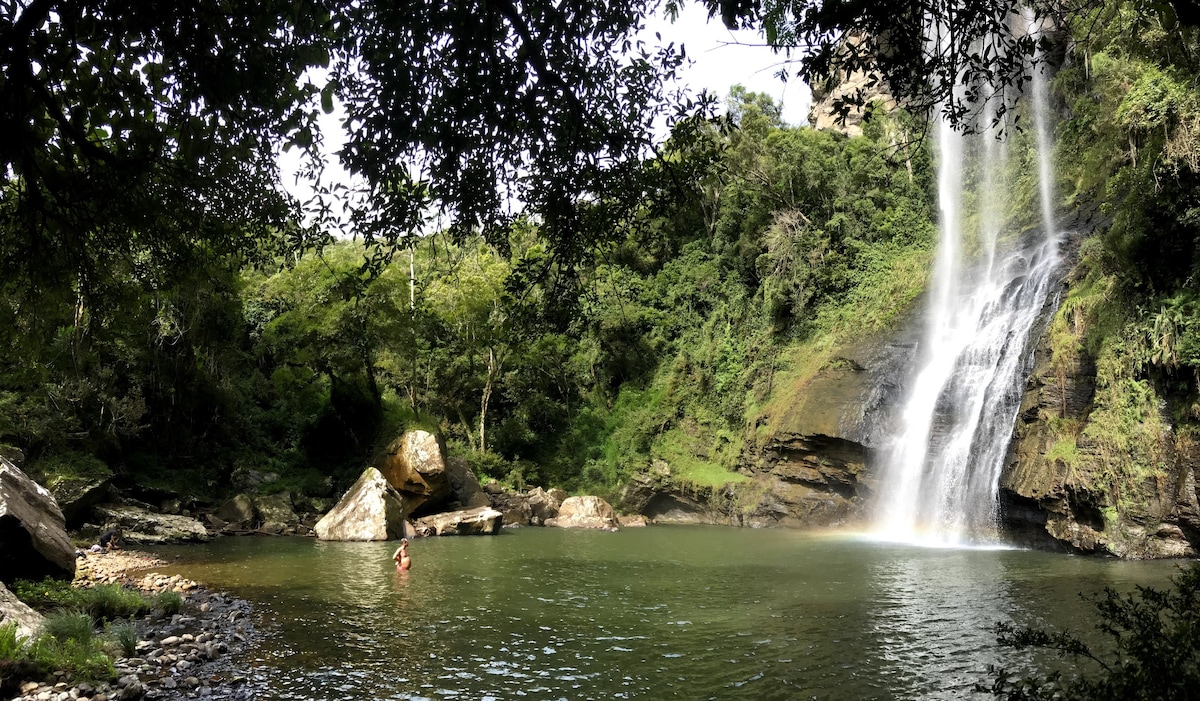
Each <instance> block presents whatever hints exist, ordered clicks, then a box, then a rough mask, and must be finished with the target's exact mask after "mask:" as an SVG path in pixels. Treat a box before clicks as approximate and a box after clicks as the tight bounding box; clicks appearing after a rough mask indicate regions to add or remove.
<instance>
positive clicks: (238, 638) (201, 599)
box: [13, 551, 254, 701]
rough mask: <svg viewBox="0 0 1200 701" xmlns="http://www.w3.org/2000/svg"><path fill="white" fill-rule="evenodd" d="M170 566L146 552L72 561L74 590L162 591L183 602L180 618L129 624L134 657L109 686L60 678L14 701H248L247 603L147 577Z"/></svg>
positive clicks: (122, 662) (34, 685)
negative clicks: (110, 587)
mask: <svg viewBox="0 0 1200 701" xmlns="http://www.w3.org/2000/svg"><path fill="white" fill-rule="evenodd" d="M168 564H169V563H168V562H166V561H164V560H161V559H159V558H156V557H154V556H152V555H149V554H147V553H142V552H137V551H116V552H111V553H87V554H86V555H85V556H83V557H81V558H80V559H79V560H78V562H77V568H76V575H75V584H76V585H78V586H93V585H96V584H110V583H119V584H122V585H125V586H128V587H131V588H133V589H137V590H138V591H141V592H142V593H145V594H155V593H157V592H160V591H164V590H171V591H175V592H178V593H179V594H180V596H181V597H182V598H183V607H182V609H181V610H180V612H179V613H177V614H173V615H164V614H161V613H158V614H151V615H147V616H143V617H141V618H137V619H134V621H133V623H134V625H135V626H136V629H137V632H138V640H139V642H138V644H137V650H136V652H135V656H133V657H120V658H117V659H116V660H114V667H115V668H116V672H117V679H116V680H115V681H113V682H82V681H76V680H72V679H71V678H70V676H69V675H68V674H67V673H65V672H62V673H58V674H56V675H55V678H54V679H53V680H49V681H27V682H24V683H23V684H21V686H20V692H21V693H20V695H19V696H17V697H15V698H14V700H13V701H73V700H76V699H78V700H80V701H110V700H112V699H234V700H239V701H240V700H242V699H250V698H253V693H252V692H251V691H250V685H249V683H248V675H247V672H246V670H245V669H244V668H239V666H238V663H239V661H242V660H244V659H245V655H244V653H245V652H246V649H247V647H248V646H249V645H250V643H251V641H252V639H253V637H254V627H253V625H252V623H251V620H250V615H249V614H250V604H249V603H247V602H246V601H243V600H241V599H236V598H234V597H231V596H229V595H228V594H224V593H221V592H213V591H210V590H209V589H208V588H207V587H205V586H203V585H201V584H199V583H197V582H194V581H191V580H188V579H184V578H182V577H179V576H178V575H175V576H171V575H164V574H155V573H147V570H152V569H155V568H162V567H165V566H167V565H168Z"/></svg>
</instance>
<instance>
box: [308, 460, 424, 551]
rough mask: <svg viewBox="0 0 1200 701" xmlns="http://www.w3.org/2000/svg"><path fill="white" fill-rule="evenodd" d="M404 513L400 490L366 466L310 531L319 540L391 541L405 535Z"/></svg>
mask: <svg viewBox="0 0 1200 701" xmlns="http://www.w3.org/2000/svg"><path fill="white" fill-rule="evenodd" d="M407 515H408V514H407V512H406V511H405V508H404V501H403V500H402V498H401V496H400V493H399V492H397V491H396V490H395V489H393V488H392V486H391V485H390V484H389V483H388V481H387V480H386V479H384V477H383V475H382V474H381V473H380V472H379V470H377V469H375V468H373V467H368V468H367V469H366V470H364V471H363V473H362V476H360V477H359V478H358V481H357V482H355V483H354V485H353V486H351V487H350V489H348V490H346V494H345V495H343V496H342V498H341V501H339V502H338V503H337V505H335V506H334V507H333V509H332V510H330V511H329V513H327V514H325V515H324V516H323V517H321V520H320V521H317V524H316V526H314V528H313V530H314V531H316V534H317V538H320V539H321V540H353V541H366V540H392V539H395V538H402V537H404V535H405V530H404V522H405V518H406V517H407Z"/></svg>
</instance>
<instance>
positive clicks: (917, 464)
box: [875, 15, 1060, 545]
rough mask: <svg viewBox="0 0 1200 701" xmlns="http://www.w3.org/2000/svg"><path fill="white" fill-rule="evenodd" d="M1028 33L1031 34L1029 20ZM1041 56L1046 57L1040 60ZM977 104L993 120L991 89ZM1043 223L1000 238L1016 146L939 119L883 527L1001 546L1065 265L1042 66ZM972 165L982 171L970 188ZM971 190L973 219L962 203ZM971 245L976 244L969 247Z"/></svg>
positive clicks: (886, 468)
mask: <svg viewBox="0 0 1200 701" xmlns="http://www.w3.org/2000/svg"><path fill="white" fill-rule="evenodd" d="M1023 30H1024V31H1027V32H1030V33H1032V32H1034V31H1036V27H1034V26H1033V24H1032V20H1031V19H1030V17H1029V16H1028V15H1026V16H1025V27H1024V28H1023ZM1035 63H1038V64H1039V68H1040V61H1035ZM992 97H993V99H990V100H988V101H987V104H985V105H984V106H983V107H982V108H981V115H980V119H981V124H983V125H991V123H992V122H993V121H995V120H994V115H995V114H996V113H995V111H994V103H995V102H996V101H999V100H1002V99H1003V97H1004V96H1003V95H1001V94H995V95H993V96H992ZM1028 97H1029V101H1030V107H1031V109H1032V112H1033V116H1034V122H1035V130H1036V134H1035V137H1036V138H1035V142H1036V149H1037V155H1038V178H1039V184H1040V188H1039V195H1040V200H1041V202H1040V204H1041V217H1042V226H1041V227H1040V230H1039V231H1038V232H1036V234H1033V235H1021V236H1010V237H1008V238H1005V237H1002V236H1001V232H1002V231H1003V230H1004V224H1005V222H1004V212H1003V210H1004V209H1005V207H1004V204H1005V203H1007V202H1008V201H1009V200H1011V199H1012V198H1013V197H1014V195H1013V194H1011V193H1010V192H1009V184H1008V183H1007V182H1006V181H1005V178H1004V174H1005V170H1006V163H1007V158H1008V148H1007V146H1006V145H1005V143H1004V142H1003V141H1002V140H1001V139H999V138H998V136H997V133H996V132H995V130H994V128H992V127H991V126H988V127H987V128H982V129H980V130H979V133H978V134H976V135H974V136H972V137H968V136H964V135H963V134H961V133H960V132H957V131H955V130H954V129H953V128H952V127H951V126H950V125H949V124H947V123H946V122H945V121H944V120H942V119H940V118H939V119H938V121H937V124H936V131H937V165H938V206H939V210H940V221H939V242H938V251H937V258H936V263H935V267H934V272H933V278H932V280H931V284H930V295H929V308H928V311H927V314H928V315H927V317H926V327H925V331H924V334H923V338H922V341H921V343H920V346H919V353H918V358H917V362H918V367H919V368H920V369H919V371H918V372H917V373H916V375H915V378H914V379H913V381H912V382H911V385H910V389H909V392H908V395H907V398H906V401H905V404H904V406H903V409H902V414H901V417H900V430H899V431H898V433H897V435H896V436H895V437H894V438H893V440H892V441H891V442H890V449H889V450H888V451H887V457H886V462H885V464H884V465H883V470H882V479H881V490H880V503H879V510H878V513H877V520H876V528H875V530H876V533H877V535H879V536H880V537H882V538H886V539H889V540H898V541H904V542H914V543H923V544H931V545H968V544H970V545H982V544H991V543H995V542H996V533H997V520H998V509H999V486H998V485H999V478H1000V472H1001V469H1002V467H1003V462H1004V457H1005V454H1006V453H1007V450H1008V445H1009V442H1010V440H1011V438H1012V430H1013V425H1014V422H1015V420H1016V415H1017V411H1018V408H1019V406H1020V399H1021V393H1022V389H1023V386H1024V380H1025V377H1026V375H1027V373H1028V369H1029V362H1028V361H1029V353H1028V347H1029V340H1030V335H1031V333H1032V331H1033V329H1034V328H1035V326H1036V325H1037V321H1038V319H1039V317H1040V315H1041V312H1042V309H1043V305H1044V303H1045V301H1046V298H1047V295H1048V294H1049V292H1050V290H1051V286H1052V282H1053V278H1054V273H1055V270H1056V269H1057V267H1058V262H1059V257H1058V247H1059V238H1060V235H1059V232H1058V230H1057V227H1056V226H1055V224H1054V222H1053V220H1052V216H1051V215H1052V207H1053V203H1052V189H1051V176H1052V173H1051V162H1050V148H1051V144H1050V132H1049V124H1048V116H1047V107H1046V105H1047V99H1048V96H1047V90H1046V85H1045V78H1044V76H1043V75H1042V71H1041V70H1040V69H1039V70H1035V71H1034V72H1033V84H1032V90H1031V91H1029V96H1028ZM968 172H973V173H976V174H977V176H976V177H975V178H973V182H974V183H975V187H974V188H972V189H970V190H968V189H966V188H965V187H964V181H965V180H966V175H967V173H968ZM969 198H974V200H975V203H976V206H975V207H974V217H968V216H967V215H966V213H965V212H966V207H965V205H964V202H965V201H966V200H967V199H969ZM972 244H975V245H972Z"/></svg>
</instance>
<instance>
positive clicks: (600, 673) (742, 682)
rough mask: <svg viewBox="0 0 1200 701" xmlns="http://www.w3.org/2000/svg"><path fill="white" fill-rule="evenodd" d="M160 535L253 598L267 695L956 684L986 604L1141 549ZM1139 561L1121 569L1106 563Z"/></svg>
mask: <svg viewBox="0 0 1200 701" xmlns="http://www.w3.org/2000/svg"><path fill="white" fill-rule="evenodd" d="M393 550H394V544H388V543H378V544H371V543H363V544H339V543H315V542H313V541H311V540H303V539H295V540H287V539H283V540H279V539H276V540H269V539H228V540H222V541H215V542H214V543H212V544H210V545H208V546H203V547H200V548H191V547H189V548H182V549H176V550H174V551H171V552H173V553H177V554H179V555H181V556H182V557H183V558H185V559H184V560H181V561H180V562H179V563H178V565H177V566H174V567H172V571H178V572H180V573H182V574H184V575H185V576H189V577H193V578H195V579H199V580H202V581H206V582H209V583H211V584H212V585H214V586H217V587H221V588H226V589H230V590H232V591H234V592H235V593H237V594H238V595H240V596H243V597H246V598H248V599H251V600H252V601H253V602H254V603H255V605H256V612H257V616H258V617H259V619H260V627H261V628H263V629H265V630H267V631H268V632H269V635H268V637H267V639H266V640H265V641H264V643H263V644H262V645H261V647H260V649H259V651H258V659H257V661H256V662H255V666H256V674H255V677H256V685H257V686H258V692H257V697H258V698H260V699H264V700H271V699H322V700H324V699H341V698H345V699H366V698H378V699H421V698H431V699H432V698H436V699H445V698H469V699H480V698H494V699H517V698H520V699H547V700H550V699H564V698H565V699H592V698H594V699H611V698H622V699H663V698H681V699H708V698H711V699H746V700H752V701H765V700H770V699H780V700H783V699H796V698H818V699H839V700H840V699H906V698H907V699H918V698H920V699H925V698H952V697H953V698H962V697H963V696H964V695H966V694H967V692H968V691H969V689H970V687H971V685H973V684H974V683H975V682H977V681H983V679H984V677H983V675H984V668H985V667H986V665H987V664H988V663H989V662H994V661H996V658H995V655H996V651H995V649H994V645H993V640H992V634H991V633H990V628H991V626H992V625H993V624H994V622H995V621H997V620H1002V619H1003V620H1008V619H1009V618H1010V617H1011V619H1012V620H1014V621H1015V622H1018V623H1030V622H1036V619H1039V618H1041V617H1046V618H1047V619H1048V620H1053V619H1055V617H1056V616H1057V617H1058V619H1060V620H1059V621H1058V622H1062V621H1061V619H1062V618H1063V617H1064V616H1066V617H1068V620H1069V618H1070V617H1073V616H1075V615H1076V614H1077V612H1078V611H1079V610H1080V608H1081V607H1082V604H1081V602H1079V601H1078V598H1077V597H1076V595H1075V593H1074V592H1075V591H1076V590H1077V589H1079V588H1090V589H1092V590H1095V589H1098V588H1099V587H1100V586H1102V584H1101V583H1102V582H1105V581H1109V580H1111V579H1112V578H1114V577H1115V578H1118V579H1123V580H1125V581H1141V582H1152V581H1161V579H1162V578H1164V577H1165V574H1164V573H1165V572H1167V570H1166V569H1164V568H1161V567H1159V568H1156V566H1155V565H1154V564H1152V563H1113V562H1103V561H1098V560H1084V559H1082V558H1064V557H1061V556H1049V555H1042V554H1039V553H1023V552H1018V551H1009V552H972V551H952V550H923V549H918V548H897V547H895V546H890V545H882V544H879V543H866V542H861V541H856V540H848V539H838V538H828V537H816V536H813V535H811V534H800V533H796V532H787V531H748V530H737V529H722V528H651V529H644V530H641V531H634V530H628V531H623V532H621V533H617V534H610V533H579V532H570V531H557V530H553V529H527V530H524V531H521V532H517V533H509V532H506V533H505V534H504V535H502V536H500V537H497V538H442V539H429V540H422V541H416V542H414V543H413V545H412V551H413V560H414V565H413V569H412V571H411V572H409V573H408V575H407V576H404V575H402V574H398V573H397V572H396V570H395V567H394V565H393V564H392V562H391V559H390V558H391V553H392V551H393ZM1117 565H1119V566H1124V565H1131V567H1128V568H1126V567H1115V566H1117Z"/></svg>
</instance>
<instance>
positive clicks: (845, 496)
mask: <svg viewBox="0 0 1200 701" xmlns="http://www.w3.org/2000/svg"><path fill="white" fill-rule="evenodd" d="M915 329H916V325H915V324H914V323H912V322H911V321H907V322H904V323H903V324H902V325H901V327H900V330H899V332H898V333H894V334H891V335H881V336H877V337H873V338H865V339H862V340H860V341H859V342H858V343H857V344H856V345H855V346H854V347H852V348H848V349H843V351H842V352H841V353H840V354H839V355H837V356H836V357H835V358H834V359H833V360H832V361H831V362H829V363H827V364H826V365H825V367H823V368H822V369H821V370H819V371H818V372H817V373H816V374H815V375H814V376H813V377H812V378H810V379H808V380H807V381H805V382H803V383H802V384H801V386H799V387H797V389H796V391H795V395H794V396H795V399H794V401H793V402H791V404H790V405H789V406H787V407H786V408H785V409H784V410H783V411H781V412H779V415H777V416H771V417H764V418H763V421H764V422H765V425H766V427H767V430H766V431H762V432H760V439H759V441H758V443H757V445H756V446H754V447H752V448H751V450H750V451H748V454H747V455H746V457H745V460H744V462H745V464H746V471H747V472H748V473H749V474H750V475H751V477H752V479H753V480H754V481H756V482H757V483H758V484H759V485H760V487H761V488H762V495H761V496H760V497H759V498H758V499H757V500H756V501H757V503H756V504H755V505H754V506H753V507H752V508H748V509H746V510H745V512H746V517H745V518H744V519H743V520H744V522H745V524H746V525H751V526H766V525H779V526H834V525H845V524H852V523H855V522H858V521H860V520H861V519H862V517H863V515H864V510H865V509H864V507H865V506H866V505H867V504H869V503H870V501H871V498H872V496H873V494H874V492H875V490H876V488H877V484H876V479H875V474H874V472H873V469H872V468H873V465H872V461H871V456H872V455H873V453H875V452H876V451H877V450H878V449H879V448H880V441H881V439H882V437H883V436H886V435H887V433H888V428H889V427H890V426H891V424H892V422H893V420H894V417H893V416H892V414H891V412H892V410H893V409H894V407H895V406H897V405H898V403H899V402H898V399H899V394H900V391H901V387H902V384H903V383H902V382H901V381H900V378H902V377H903V374H904V373H905V372H907V368H908V366H909V365H911V358H912V354H913V349H914V348H915V341H914V336H915ZM743 491H744V490H743ZM742 501H743V503H744V502H745V497H744V496H743V498H742Z"/></svg>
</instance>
